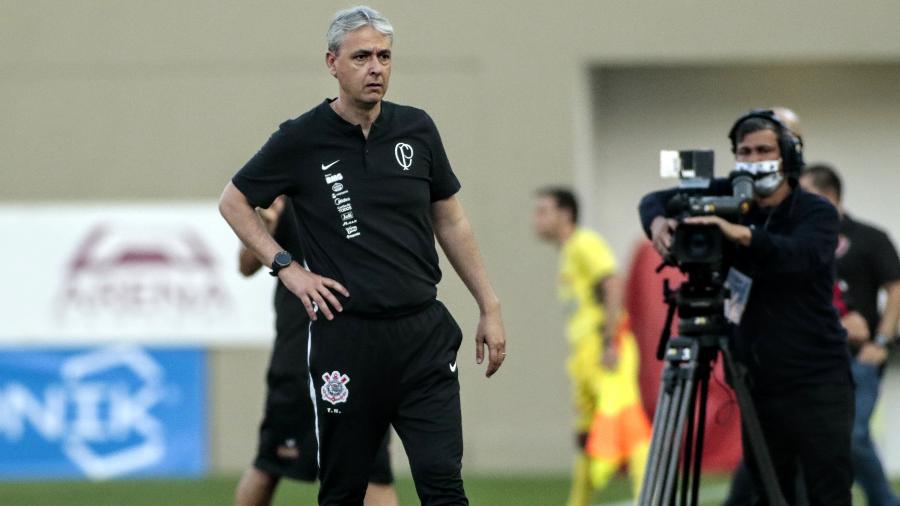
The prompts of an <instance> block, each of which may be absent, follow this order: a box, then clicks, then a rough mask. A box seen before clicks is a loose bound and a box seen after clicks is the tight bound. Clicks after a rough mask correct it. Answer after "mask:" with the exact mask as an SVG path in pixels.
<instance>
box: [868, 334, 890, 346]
mask: <svg viewBox="0 0 900 506" xmlns="http://www.w3.org/2000/svg"><path fill="white" fill-rule="evenodd" d="M872 342H873V343H875V344H877V345H878V346H881V347H882V348H887V347H888V345H890V344H891V341H890V339H888V338H887V336H886V335H884V334H878V335H877V336H875V338H874V339H872Z"/></svg>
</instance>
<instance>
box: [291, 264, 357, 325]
mask: <svg viewBox="0 0 900 506" xmlns="http://www.w3.org/2000/svg"><path fill="white" fill-rule="evenodd" d="M278 279H280V280H281V282H282V283H284V286H286V287H287V289H288V290H290V291H291V292H292V293H293V294H294V295H296V296H297V298H299V299H300V302H302V303H303V307H305V308H306V314H308V315H309V318H310V319H311V320H312V321H316V309H317V308H318V310H319V311H321V312H322V314H323V315H325V318H326V319H328V320H333V319H334V312H333V311H332V310H334V311H337V312H338V313H340V312H341V311H343V310H344V308H343V307H342V306H341V303H340V302H339V301H338V300H337V297H335V296H334V294H333V293H332V290H334V291H336V292H338V293H340V294H341V295H343V296H344V297H349V296H350V292H348V291H347V289H346V288H344V285H342V284H340V283H338V282H337V281H335V280H333V279H331V278H326V277H325V276H320V275H318V274H315V273H312V272H309V271H308V270H306V269H304V268H303V267H300V265H299V264H298V263H297V262H293V263H292V264H291V265H290V266H288V267H285V268H284V269H281V270H280V271H278Z"/></svg>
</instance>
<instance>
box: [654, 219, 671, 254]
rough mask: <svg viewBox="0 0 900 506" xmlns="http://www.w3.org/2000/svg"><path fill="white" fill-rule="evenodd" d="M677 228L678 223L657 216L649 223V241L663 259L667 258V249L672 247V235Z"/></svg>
mask: <svg viewBox="0 0 900 506" xmlns="http://www.w3.org/2000/svg"><path fill="white" fill-rule="evenodd" d="M676 228H678V222H677V221H676V220H673V219H672V218H666V217H665V216H657V217H656V218H653V221H652V222H651V223H650V239H652V241H653V247H654V248H656V251H658V252H659V254H660V255H662V257H663V258H666V257H667V256H669V248H671V247H672V234H673V233H675V229H676Z"/></svg>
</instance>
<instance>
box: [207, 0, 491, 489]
mask: <svg viewBox="0 0 900 506" xmlns="http://www.w3.org/2000/svg"><path fill="white" fill-rule="evenodd" d="M392 40H393V28H392V27H391V25H390V23H389V22H388V21H387V20H386V19H385V18H383V17H382V16H381V15H380V14H379V13H377V12H375V11H373V10H371V9H369V8H366V7H356V8H352V9H348V10H345V11H341V12H338V13H337V15H336V16H335V18H334V20H333V21H332V24H331V27H330V28H329V31H328V52H327V53H326V64H327V66H328V68H329V71H330V72H331V74H332V75H333V76H334V77H335V78H337V80H338V84H339V88H340V91H339V95H338V97H337V98H336V99H333V100H326V101H325V102H323V103H322V104H320V105H319V106H317V107H315V108H313V109H312V110H310V111H308V112H307V113H305V114H303V115H302V116H300V117H298V118H296V119H294V120H291V121H287V122H285V123H283V124H282V125H281V127H280V128H279V130H278V131H277V132H276V133H275V134H273V135H272V137H271V138H270V139H269V141H268V142H267V143H266V145H264V146H263V148H262V149H261V150H260V151H259V152H258V153H257V154H256V155H255V156H254V157H253V158H252V159H251V160H250V161H249V162H247V164H246V165H245V166H244V167H243V168H242V169H241V170H240V171H239V172H238V173H237V174H236V175H235V176H234V178H233V179H232V181H231V182H230V183H229V184H228V185H227V186H226V188H225V191H224V192H223V194H222V197H221V200H220V204H219V208H220V211H221V212H222V215H223V216H224V217H225V219H226V220H227V221H228V223H229V224H230V225H231V226H232V228H233V229H234V230H235V232H236V234H237V235H238V237H240V239H241V240H242V241H243V242H244V244H246V245H247V247H248V248H250V249H251V250H252V251H253V252H254V253H255V254H256V256H257V258H259V259H260V260H261V261H262V262H264V263H266V264H271V265H272V271H273V272H274V273H276V274H277V275H278V277H279V278H280V279H281V281H282V282H283V283H284V284H285V286H287V288H288V289H289V290H291V292H293V293H294V294H296V295H297V297H299V298H300V300H301V302H303V304H304V306H305V308H306V310H307V313H308V314H309V316H310V319H311V322H310V325H309V336H310V338H309V349H308V353H307V359H308V362H309V371H310V375H311V386H310V395H311V396H312V397H313V398H314V402H315V403H314V408H315V414H316V417H317V420H318V424H317V429H318V431H319V432H318V439H319V459H320V461H319V463H320V479H321V488H320V491H319V504H328V505H331V504H340V505H348V504H351V505H353V504H362V499H363V496H364V494H365V489H366V479H367V475H368V471H369V467H370V463H371V461H372V458H373V457H374V455H375V452H376V450H377V448H378V444H379V443H380V441H381V438H382V437H383V435H384V432H385V430H386V429H387V427H388V425H389V424H391V425H393V426H394V428H395V429H396V431H397V433H398V434H399V436H400V438H401V439H402V440H403V444H404V447H405V449H406V452H407V455H408V457H409V460H410V467H411V470H412V474H413V478H414V480H415V482H416V490H417V492H418V494H419V498H420V499H421V501H422V503H423V504H428V505H431V504H468V501H467V499H466V497H465V492H464V490H463V485H462V478H461V467H462V464H461V461H462V448H463V446H462V424H461V416H460V406H459V381H458V377H457V362H456V355H457V350H458V348H459V345H460V342H461V340H462V333H461V331H460V330H459V327H458V326H457V325H456V322H455V321H454V320H453V318H452V317H451V316H450V314H449V313H448V312H447V310H446V308H445V307H444V306H443V305H442V304H441V303H440V302H437V300H436V294H437V288H436V285H437V283H438V281H439V280H440V277H441V271H440V269H439V268H438V256H437V251H436V250H435V246H434V240H435V237H437V240H438V242H440V244H441V246H442V248H443V250H444V252H445V253H446V255H447V257H448V259H449V260H450V262H451V264H452V265H453V267H454V268H455V269H456V271H457V273H458V274H459V275H460V277H461V278H462V280H463V282H464V283H465V284H466V286H467V287H468V288H469V290H470V292H471V293H472V295H473V296H474V298H475V299H476V301H477V303H478V306H479V308H480V311H481V318H480V321H479V325H478V329H477V330H476V336H475V340H476V361H477V362H478V363H481V362H482V361H483V358H484V347H485V345H487V347H488V353H489V355H488V357H489V364H488V367H487V371H486V375H487V376H491V375H492V374H494V372H496V371H497V369H498V368H499V367H500V365H501V364H502V362H503V360H504V358H505V354H506V353H505V351H504V350H505V346H506V337H505V332H504V329H503V323H502V320H501V317H500V305H499V300H498V298H497V296H496V294H495V293H494V290H493V288H492V287H491V285H490V282H489V281H488V279H487V275H486V273H485V270H484V266H483V263H482V261H481V259H480V255H479V253H478V248H477V245H476V243H475V240H474V237H473V235H472V230H471V227H470V225H469V222H468V220H467V218H466V217H465V214H464V212H463V210H462V207H461V205H460V203H459V200H458V199H457V197H456V195H455V194H456V192H457V191H458V190H459V188H460V184H459V182H458V180H457V179H456V176H455V175H454V174H453V171H452V170H451V168H450V164H449V162H448V160H447V155H446V153H445V152H444V148H443V145H442V143H441V140H440V136H439V135H438V133H437V129H436V127H435V125H434V123H433V121H432V120H431V118H430V117H429V116H428V115H427V114H426V113H425V112H424V111H422V110H419V109H415V108H412V107H406V106H400V105H397V104H393V103H390V102H385V101H383V100H382V99H383V97H384V95H385V92H386V91H387V87H388V83H389V78H390V72H391V43H392ZM280 194H285V195H287V197H288V198H289V199H290V200H291V202H292V204H293V206H294V208H295V210H296V213H297V218H298V223H299V225H300V239H301V244H302V248H303V252H304V254H305V255H306V258H305V260H306V263H307V267H308V269H304V268H303V267H301V266H300V265H298V264H297V263H296V262H294V261H293V260H292V258H291V257H290V254H288V253H287V252H286V251H284V249H283V248H282V247H281V245H279V244H278V243H277V242H275V241H274V240H273V239H272V237H271V235H269V234H268V232H267V231H266V229H265V227H264V226H263V224H262V223H261V222H260V220H259V218H258V216H257V215H256V213H255V212H254V207H268V205H269V204H270V203H271V202H272V201H273V200H274V199H275V198H276V197H277V196H278V195H280ZM320 316H322V317H324V318H320Z"/></svg>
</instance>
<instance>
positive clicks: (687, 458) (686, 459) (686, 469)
mask: <svg viewBox="0 0 900 506" xmlns="http://www.w3.org/2000/svg"><path fill="white" fill-rule="evenodd" d="M701 385H702V378H701ZM690 396H691V399H690V403H689V404H688V419H687V424H688V425H687V434H686V435H685V437H684V456H683V458H682V469H681V477H682V478H681V504H687V493H688V488H689V487H690V484H691V459H692V458H693V457H694V455H693V449H694V420H695V419H696V416H695V415H696V412H697V388H694V389H692V390H691V392H690ZM698 457H699V455H698Z"/></svg>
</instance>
